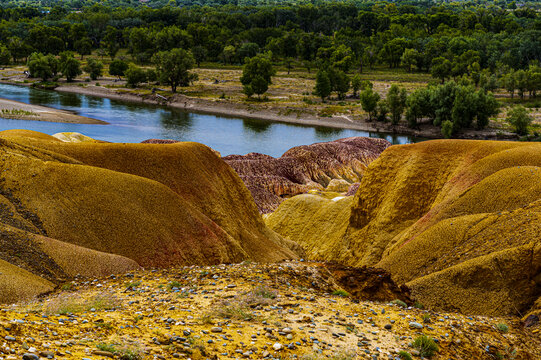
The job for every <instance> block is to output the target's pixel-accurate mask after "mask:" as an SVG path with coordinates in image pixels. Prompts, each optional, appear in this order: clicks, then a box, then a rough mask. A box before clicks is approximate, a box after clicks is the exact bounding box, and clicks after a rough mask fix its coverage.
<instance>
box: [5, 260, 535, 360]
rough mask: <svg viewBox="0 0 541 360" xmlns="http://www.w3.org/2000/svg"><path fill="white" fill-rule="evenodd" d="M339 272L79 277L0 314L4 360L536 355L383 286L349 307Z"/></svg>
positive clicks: (499, 325)
mask: <svg viewBox="0 0 541 360" xmlns="http://www.w3.org/2000/svg"><path fill="white" fill-rule="evenodd" d="M347 273H348V269H343V268H342V269H340V268H338V269H336V268H334V269H333V268H332V267H331V268H327V267H325V266H324V265H321V264H317V263H316V264H314V263H311V264H306V263H303V262H298V261H290V262H283V263H279V264H268V265H265V264H255V263H248V262H245V263H243V264H239V265H218V266H205V267H196V266H192V267H184V268H176V269H169V270H152V271H149V270H146V271H141V270H138V271H130V272H128V273H127V274H125V275H118V276H108V277H105V278H94V279H93V278H90V279H89V278H76V279H75V280H73V281H71V282H69V283H66V284H65V285H64V286H63V287H62V290H58V291H56V292H55V293H54V294H51V295H50V296H48V297H46V298H44V299H40V300H38V301H35V302H29V303H25V304H23V303H19V304H15V305H10V306H6V307H5V308H4V309H3V310H1V311H0V337H1V338H2V343H0V358H3V359H6V360H8V359H9V360H12V359H13V360H16V359H21V358H22V359H38V358H73V359H107V358H117V359H174V358H184V359H194V360H195V359H263V358H267V359H294V358H298V359H305V360H313V359H324V358H332V359H346V360H347V359H389V360H390V359H393V360H396V359H401V357H400V355H402V356H404V355H403V354H404V353H403V352H407V353H410V354H412V355H413V356H415V357H416V358H419V355H421V354H425V355H426V354H428V352H427V351H429V350H430V348H432V349H434V347H430V348H429V347H427V346H426V343H423V342H420V341H419V340H418V339H426V338H424V337H423V336H426V337H427V338H429V339H433V340H432V342H430V344H432V345H436V347H437V348H438V352H437V353H435V355H434V357H433V358H434V359H468V360H470V359H539V358H540V357H541V341H540V339H539V337H538V334H537V335H536V334H534V333H533V332H531V331H530V330H528V329H525V328H524V327H523V325H522V324H521V323H520V321H519V320H518V318H492V317H483V316H466V315H460V314H456V313H445V312H434V311H428V310H422V309H417V308H414V307H408V306H407V305H406V303H404V302H402V301H399V300H398V299H397V300H394V301H389V299H392V298H393V297H397V298H402V299H403V300H406V301H407V296H405V295H403V294H401V293H400V291H399V290H398V288H396V286H393V284H392V283H389V281H390V280H386V281H384V282H386V285H387V288H386V289H387V290H385V291H380V292H378V293H376V294H373V293H372V295H376V296H379V299H380V301H378V302H369V301H356V300H354V299H352V298H351V297H349V296H347V293H346V292H345V291H344V290H340V291H336V289H340V286H341V285H342V286H343V285H346V284H347V281H344V282H343V283H340V282H337V281H336V280H337V279H341V277H340V274H342V275H344V274H346V278H347V277H348V275H347ZM353 274H354V273H353ZM349 275H352V273H350V274H349ZM378 278H381V274H373V276H372V277H371V279H372V280H374V279H378ZM367 280H369V281H367V283H366V284H365V285H366V288H365V289H367V290H369V289H370V288H371V286H373V284H372V283H371V281H370V279H367ZM356 285H360V286H361V287H362V285H363V284H356ZM356 288H359V286H357V287H356ZM368 294H370V291H368ZM401 352H402V353H401ZM403 358H404V357H402V359H403Z"/></svg>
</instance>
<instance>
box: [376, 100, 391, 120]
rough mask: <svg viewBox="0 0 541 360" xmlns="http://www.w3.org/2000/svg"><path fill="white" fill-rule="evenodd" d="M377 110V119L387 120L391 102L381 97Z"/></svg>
mask: <svg viewBox="0 0 541 360" xmlns="http://www.w3.org/2000/svg"><path fill="white" fill-rule="evenodd" d="M376 112H377V116H376V120H377V121H381V122H385V121H387V114H388V113H389V104H388V103H387V100H384V99H380V100H379V101H378V106H377V109H376Z"/></svg>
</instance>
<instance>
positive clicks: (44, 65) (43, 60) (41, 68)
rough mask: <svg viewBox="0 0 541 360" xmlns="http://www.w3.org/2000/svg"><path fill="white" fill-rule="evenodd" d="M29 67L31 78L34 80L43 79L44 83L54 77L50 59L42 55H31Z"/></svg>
mask: <svg viewBox="0 0 541 360" xmlns="http://www.w3.org/2000/svg"><path fill="white" fill-rule="evenodd" d="M27 65H28V71H29V72H30V76H31V77H33V78H41V79H42V80H43V81H47V79H50V78H51V77H52V76H53V70H52V69H51V65H50V64H49V59H48V57H47V56H45V55H43V54H42V53H33V54H31V55H30V57H29V58H28V64H27Z"/></svg>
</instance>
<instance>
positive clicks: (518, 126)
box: [505, 106, 533, 135]
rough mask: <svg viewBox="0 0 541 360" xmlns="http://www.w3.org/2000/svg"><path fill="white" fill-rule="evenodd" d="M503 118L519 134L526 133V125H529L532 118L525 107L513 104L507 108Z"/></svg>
mask: <svg viewBox="0 0 541 360" xmlns="http://www.w3.org/2000/svg"><path fill="white" fill-rule="evenodd" d="M505 120H506V121H507V122H508V123H509V124H511V125H512V126H513V127H514V128H515V129H514V130H515V133H517V134H519V135H527V134H528V126H530V124H531V123H532V120H533V119H532V117H531V116H530V115H529V114H528V110H526V108H525V107H523V106H515V107H514V108H512V109H511V110H509V112H508V113H507V118H506V119H505Z"/></svg>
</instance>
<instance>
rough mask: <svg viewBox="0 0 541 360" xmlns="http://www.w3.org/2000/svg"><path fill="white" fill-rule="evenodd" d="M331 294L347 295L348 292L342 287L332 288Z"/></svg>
mask: <svg viewBox="0 0 541 360" xmlns="http://www.w3.org/2000/svg"><path fill="white" fill-rule="evenodd" d="M332 294H333V295H336V296H342V297H349V293H348V292H347V291H346V290H342V289H339V290H334V291H333V292H332Z"/></svg>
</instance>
